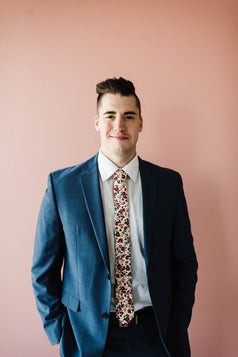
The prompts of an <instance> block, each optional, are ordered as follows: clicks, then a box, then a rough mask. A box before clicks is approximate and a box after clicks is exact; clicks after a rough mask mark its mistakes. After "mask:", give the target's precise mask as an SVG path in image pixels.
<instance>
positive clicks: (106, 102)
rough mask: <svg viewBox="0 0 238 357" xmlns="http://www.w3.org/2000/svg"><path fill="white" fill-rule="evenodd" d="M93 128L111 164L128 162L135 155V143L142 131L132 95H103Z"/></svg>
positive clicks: (140, 118)
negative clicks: (98, 134) (97, 132)
mask: <svg viewBox="0 0 238 357" xmlns="http://www.w3.org/2000/svg"><path fill="white" fill-rule="evenodd" d="M95 128H96V130H97V131H99V132H100V137H101V150H102V152H103V153H104V154H105V155H106V156H107V157H108V158H109V159H111V160H112V161H113V162H116V161H117V160H119V161H126V162H129V161H130V160H131V159H132V158H133V157H134V156H135V154H136V143H137V140H138V136H139V133H140V132H141V131H142V117H141V116H140V114H139V109H138V108H137V106H136V99H135V97H134V96H133V95H130V96H121V95H120V94H109V93H108V94H104V95H103V97H102V99H101V103H100V106H99V108H98V115H97V116H96V117H95Z"/></svg>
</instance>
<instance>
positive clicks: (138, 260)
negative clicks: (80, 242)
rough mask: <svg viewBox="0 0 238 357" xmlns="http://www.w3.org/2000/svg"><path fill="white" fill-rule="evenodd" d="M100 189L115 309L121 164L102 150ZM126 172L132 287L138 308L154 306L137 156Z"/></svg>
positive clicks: (125, 168)
mask: <svg viewBox="0 0 238 357" xmlns="http://www.w3.org/2000/svg"><path fill="white" fill-rule="evenodd" d="M98 169H99V181H100V190H101V197H102V204H103V211H104V219H105V226H106V234H107V243H108V252H109V260H110V273H111V284H112V296H111V311H115V310H116V309H115V298H114V293H115V246H114V201H113V179H112V175H113V173H114V172H115V171H116V170H118V167H117V166H116V165H115V164H114V163H113V162H112V161H111V160H109V159H108V158H107V157H106V156H105V155H104V154H103V153H102V152H101V151H99V154H98ZM122 169H123V170H124V171H125V172H126V173H127V175H128V176H127V194H128V203H129V224H130V238H131V269H132V289H133V297H134V306H135V311H137V310H140V309H143V308H144V307H146V306H151V305H152V303H151V298H150V294H149V289H148V282H147V276H146V266H145V258H144V234H143V209H142V190H141V178H140V172H139V160H138V156H137V155H136V156H135V157H134V158H133V159H132V160H131V161H130V162H129V163H128V164H127V165H126V166H124V167H123V168H122Z"/></svg>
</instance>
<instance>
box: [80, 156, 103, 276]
mask: <svg viewBox="0 0 238 357" xmlns="http://www.w3.org/2000/svg"><path fill="white" fill-rule="evenodd" d="M81 183H82V189H83V195H84V199H85V203H86V207H87V210H88V214H89V217H90V220H91V223H92V227H93V230H94V234H95V236H96V239H97V242H98V246H99V250H100V252H101V255H102V258H103V261H104V263H105V265H106V267H107V269H108V270H109V255H108V248H107V238H106V229H105V222H104V215H103V207H102V200H101V194H100V186H99V177H98V166H97V155H96V156H95V161H94V163H93V165H92V166H91V167H90V168H89V169H88V170H86V171H85V172H84V173H82V175H81Z"/></svg>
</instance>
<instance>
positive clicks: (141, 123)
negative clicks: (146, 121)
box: [139, 116, 143, 133]
mask: <svg viewBox="0 0 238 357" xmlns="http://www.w3.org/2000/svg"><path fill="white" fill-rule="evenodd" d="M142 130H143V118H142V116H141V117H140V128H139V133H141V132H142Z"/></svg>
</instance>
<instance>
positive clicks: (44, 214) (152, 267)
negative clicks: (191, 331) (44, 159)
mask: <svg viewBox="0 0 238 357" xmlns="http://www.w3.org/2000/svg"><path fill="white" fill-rule="evenodd" d="M139 165H140V166H139V167H140V174H141V182H142V198H143V218H144V240H145V251H144V255H145V261H146V269H147V277H148V286H149V292H150V296H151V300H152V304H153V309H154V312H155V316H156V319H157V323H158V328H159V332H160V336H161V339H162V342H163V344H164V347H165V349H166V351H167V354H168V356H171V357H188V356H190V347H189V341H188V334H187V328H188V325H189V323H190V319H191V313H192V306H193V303H194V291H195V285H196V281H197V274H196V272H197V260H196V255H195V252H194V247H193V238H192V235H191V229H190V221H189V217H188V212H187V206H186V201H185V197H184V192H183V185H182V180H181V177H180V175H179V174H178V173H177V172H175V171H172V170H170V169H165V168H162V167H159V166H155V165H153V164H151V163H149V162H146V161H144V160H141V159H139ZM62 265H63V276H62V275H61V268H62ZM32 283H33V289H34V293H35V298H36V303H37V308H38V310H39V313H40V315H41V318H42V321H43V325H44V329H45V331H46V333H47V335H48V338H49V340H50V342H51V343H52V344H56V343H57V342H59V341H61V355H62V356H68V357H74V356H75V357H76V356H77V357H80V356H87V357H99V356H101V354H102V352H103V348H104V345H105V342H106V337H107V329H108V322H109V321H108V318H107V317H108V315H109V313H110V297H111V284H110V269H109V256H108V249H107V239H106V230H105V224H104V216H103V208H102V201H101V196H100V187H99V177H98V166H97V155H96V156H94V157H93V158H91V159H90V160H88V161H86V162H85V163H83V164H81V165H77V166H74V167H70V168H66V169H62V170H58V171H55V172H53V173H51V174H50V175H49V178H48V188H47V190H46V192H45V195H44V198H43V201H42V204H41V209H40V213H39V218H38V223H37V229H36V237H35V246H34V257H33V266H32Z"/></svg>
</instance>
